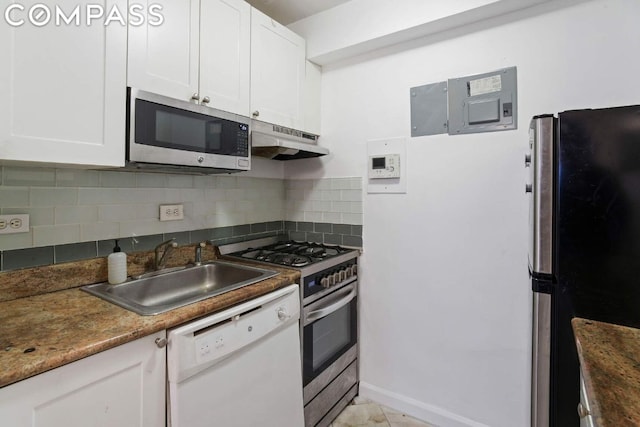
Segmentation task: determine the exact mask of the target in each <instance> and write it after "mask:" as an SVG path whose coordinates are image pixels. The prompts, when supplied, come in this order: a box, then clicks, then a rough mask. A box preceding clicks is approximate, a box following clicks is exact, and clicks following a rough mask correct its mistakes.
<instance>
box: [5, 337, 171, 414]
mask: <svg viewBox="0 0 640 427" xmlns="http://www.w3.org/2000/svg"><path fill="white" fill-rule="evenodd" d="M165 337H166V331H162V332H158V333H156V334H153V335H151V336H147V337H144V338H140V339H138V340H136V341H132V342H130V343H127V344H124V345H121V346H118V347H115V348H113V349H110V350H107V351H104V352H101V353H98V354H95V355H93V356H90V357H87V358H85V359H81V360H79V361H77V362H73V363H70V364H68V365H64V366H61V367H59V368H56V369H53V370H51V371H48V372H45V373H43V374H40V375H37V376H35V377H31V378H28V379H26V380H23V381H20V382H18V383H15V384H12V385H9V386H6V387H4V388H0V425H3V426H12V427H23V426H24V427H27V426H33V427H86V426H105V427H107V426H127V427H134V426H140V427H142V426H144V427H158V426H164V425H165V387H166V386H165V378H166V348H159V347H158V346H157V345H156V343H155V340H156V339H158V338H160V339H162V338H165Z"/></svg>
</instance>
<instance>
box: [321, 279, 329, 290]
mask: <svg viewBox="0 0 640 427" xmlns="http://www.w3.org/2000/svg"><path fill="white" fill-rule="evenodd" d="M320 286H322V287H323V288H328V287H329V278H328V277H323V278H322V279H320Z"/></svg>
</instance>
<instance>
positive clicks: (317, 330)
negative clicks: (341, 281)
mask: <svg viewBox="0 0 640 427" xmlns="http://www.w3.org/2000/svg"><path fill="white" fill-rule="evenodd" d="M349 311H350V310H344V309H343V310H338V311H336V312H335V313H334V314H333V315H331V316H327V317H325V318H323V319H320V320H318V321H317V322H314V323H312V324H311V329H312V331H311V335H313V343H312V346H313V351H312V353H313V354H312V356H311V360H312V365H313V370H316V369H318V367H320V366H322V364H323V363H325V362H326V361H327V360H329V359H331V356H333V355H335V354H336V353H337V352H339V351H340V349H341V348H344V346H346V345H348V344H349V343H350V342H351V325H350V322H349V317H350V316H349V314H350V313H349Z"/></svg>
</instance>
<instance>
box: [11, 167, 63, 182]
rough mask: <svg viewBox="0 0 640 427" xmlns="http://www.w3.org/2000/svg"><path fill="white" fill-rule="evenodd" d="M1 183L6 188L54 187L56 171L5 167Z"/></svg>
mask: <svg viewBox="0 0 640 427" xmlns="http://www.w3.org/2000/svg"><path fill="white" fill-rule="evenodd" d="M2 182H3V184H4V185H6V186H12V185H13V186H24V187H55V185H56V171H55V169H48V168H29V167H27V168H25V167H10V166H5V167H4V170H3V178H2Z"/></svg>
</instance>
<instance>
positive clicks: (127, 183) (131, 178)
mask: <svg viewBox="0 0 640 427" xmlns="http://www.w3.org/2000/svg"><path fill="white" fill-rule="evenodd" d="M100 186H101V187H104V188H134V187H135V186H136V174H135V173H134V172H116V171H100Z"/></svg>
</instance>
